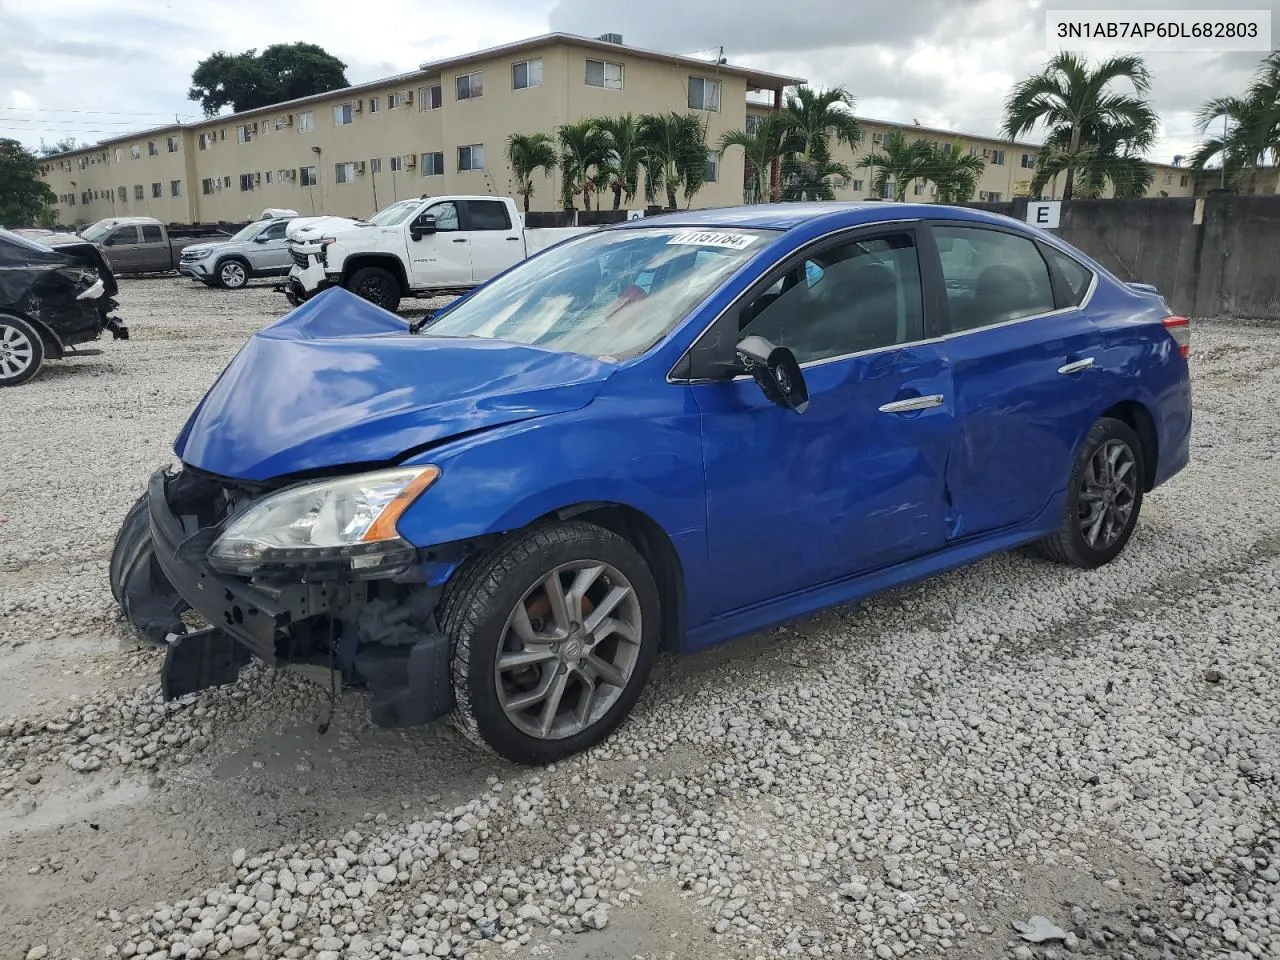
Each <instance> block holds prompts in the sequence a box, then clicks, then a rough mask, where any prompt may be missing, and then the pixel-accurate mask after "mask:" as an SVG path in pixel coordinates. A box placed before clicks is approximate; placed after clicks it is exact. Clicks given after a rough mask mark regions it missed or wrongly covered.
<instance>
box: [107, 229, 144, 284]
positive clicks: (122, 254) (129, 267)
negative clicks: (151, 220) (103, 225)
mask: <svg viewBox="0 0 1280 960" xmlns="http://www.w3.org/2000/svg"><path fill="white" fill-rule="evenodd" d="M102 245H103V246H104V247H106V248H107V259H108V260H110V261H111V269H112V271H113V272H115V273H136V272H137V271H138V269H139V267H138V264H139V262H141V257H142V248H141V246H140V245H139V242H138V228H137V227H136V226H134V225H132V224H130V225H128V226H125V227H116V228H115V229H114V230H112V231H111V232H110V233H109V234H107V235H106V236H105V237H103V238H102Z"/></svg>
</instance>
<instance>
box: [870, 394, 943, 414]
mask: <svg viewBox="0 0 1280 960" xmlns="http://www.w3.org/2000/svg"><path fill="white" fill-rule="evenodd" d="M940 406H942V394H940V393H931V394H928V395H927V396H922V397H908V398H907V399H906V400H894V401H893V402H892V403H886V404H885V405H884V406H883V407H881V408H880V412H881V413H910V412H911V411H913V410H928V409H929V408H930V407H940Z"/></svg>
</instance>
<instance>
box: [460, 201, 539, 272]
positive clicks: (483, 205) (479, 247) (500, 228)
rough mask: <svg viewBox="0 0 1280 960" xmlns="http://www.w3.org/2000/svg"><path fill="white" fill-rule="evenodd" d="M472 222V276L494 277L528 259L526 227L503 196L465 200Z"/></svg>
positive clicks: (470, 221)
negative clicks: (514, 219) (516, 219)
mask: <svg viewBox="0 0 1280 960" xmlns="http://www.w3.org/2000/svg"><path fill="white" fill-rule="evenodd" d="M463 202H464V203H465V204H466V207H467V213H468V217H469V223H468V225H469V226H470V234H469V236H470V240H471V279H472V280H473V281H475V282H476V283H484V282H485V281H486V280H491V279H493V278H494V277H496V276H497V275H498V274H500V273H502V271H504V270H506V269H507V268H508V267H513V266H515V265H516V264H517V263H519V262H520V261H521V260H523V259H524V242H523V241H524V229H523V228H522V226H521V225H519V224H514V223H512V222H511V209H510V207H508V206H507V204H505V203H503V202H502V201H501V200H465V201H463Z"/></svg>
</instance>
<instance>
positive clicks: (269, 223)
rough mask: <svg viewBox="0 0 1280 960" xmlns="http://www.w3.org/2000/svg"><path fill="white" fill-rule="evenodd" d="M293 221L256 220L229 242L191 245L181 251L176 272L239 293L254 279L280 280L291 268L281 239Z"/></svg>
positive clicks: (287, 252) (286, 245) (286, 242)
mask: <svg viewBox="0 0 1280 960" xmlns="http://www.w3.org/2000/svg"><path fill="white" fill-rule="evenodd" d="M293 219H294V218H293V217H271V218H267V219H262V220H255V221H254V222H253V223H251V224H249V225H248V226H247V227H245V228H244V229H243V230H241V231H240V232H239V233H237V234H236V235H235V236H233V237H232V238H231V239H230V240H223V241H221V242H216V243H197V244H193V245H192V246H189V247H187V248H186V249H185V250H183V251H182V260H181V261H179V263H178V272H179V273H182V274H185V275H186V276H188V277H191V278H192V279H193V280H199V281H200V282H201V283H203V284H205V285H206V286H210V287H212V286H214V285H215V284H216V285H217V286H221V287H226V288H227V289H228V290H238V289H239V288H241V287H243V286H244V285H245V284H246V283H248V282H249V280H250V279H252V278H254V277H278V276H283V275H284V274H287V273H288V272H289V268H290V267H292V266H293V259H292V258H291V257H290V256H289V245H288V241H287V240H286V239H285V235H284V232H285V229H286V228H287V227H288V226H289V222H290V221H291V220H293Z"/></svg>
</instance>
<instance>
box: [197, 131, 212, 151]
mask: <svg viewBox="0 0 1280 960" xmlns="http://www.w3.org/2000/svg"><path fill="white" fill-rule="evenodd" d="M212 140H213V138H212V137H211V136H209V134H207V133H202V134H200V136H198V137H196V146H197V147H199V148H200V149H201V150H208V149H209V144H210V143H211V142H212Z"/></svg>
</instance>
